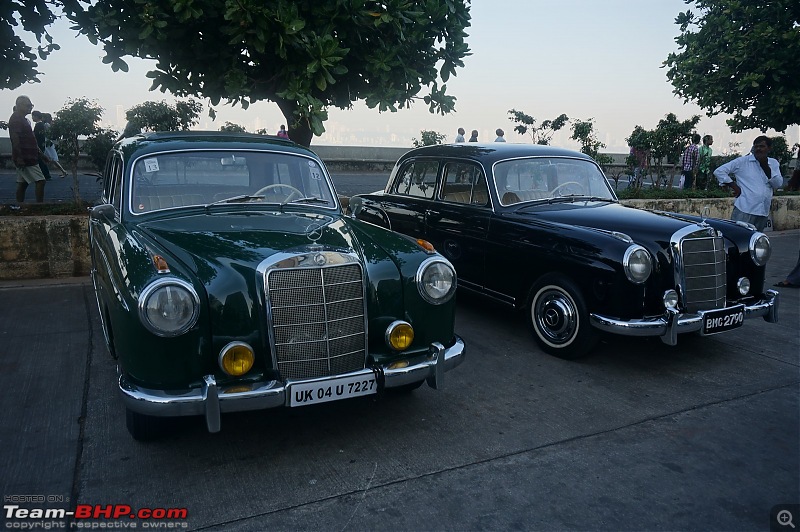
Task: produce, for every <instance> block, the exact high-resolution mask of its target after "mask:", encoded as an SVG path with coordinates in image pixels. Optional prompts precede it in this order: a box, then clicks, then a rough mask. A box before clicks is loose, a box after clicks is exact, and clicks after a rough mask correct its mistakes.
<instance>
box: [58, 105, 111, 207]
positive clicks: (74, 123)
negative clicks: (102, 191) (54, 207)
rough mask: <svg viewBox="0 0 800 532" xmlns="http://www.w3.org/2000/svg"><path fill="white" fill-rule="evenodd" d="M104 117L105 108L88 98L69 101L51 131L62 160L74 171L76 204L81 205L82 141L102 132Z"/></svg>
mask: <svg viewBox="0 0 800 532" xmlns="http://www.w3.org/2000/svg"><path fill="white" fill-rule="evenodd" d="M102 116H103V108H102V107H100V106H98V105H97V103H95V102H91V101H89V100H87V99H86V98H78V99H75V100H68V101H67V103H66V104H64V107H62V108H61V110H60V111H58V112H57V113H56V115H55V117H54V120H53V127H52V128H51V129H50V135H51V138H53V139H54V140H56V142H57V144H58V148H59V151H60V158H61V159H63V160H64V162H65V163H66V165H67V166H69V168H70V170H71V171H72V195H73V199H74V200H75V203H76V204H80V203H81V193H80V183H79V182H78V159H79V157H80V153H81V146H80V139H81V138H82V137H83V138H87V137H88V138H91V137H94V136H95V135H97V134H98V133H101V132H102V129H101V128H100V126H98V123H99V122H100V117H102Z"/></svg>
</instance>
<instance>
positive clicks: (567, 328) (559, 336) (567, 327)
mask: <svg viewBox="0 0 800 532" xmlns="http://www.w3.org/2000/svg"><path fill="white" fill-rule="evenodd" d="M532 318H533V320H534V323H535V324H536V326H537V327H536V328H537V329H538V330H539V332H540V333H541V334H542V335H543V336H544V337H545V339H546V340H547V341H549V342H552V343H554V344H564V343H567V342H569V341H570V340H571V339H572V337H573V336H574V335H575V331H576V330H577V328H578V312H577V309H576V308H575V304H574V303H573V302H572V300H571V299H570V298H569V297H568V296H567V295H566V294H564V293H563V292H561V291H558V290H547V291H546V292H544V293H543V294H541V295H540V297H539V298H538V299H537V300H536V304H535V305H534V307H533V316H532Z"/></svg>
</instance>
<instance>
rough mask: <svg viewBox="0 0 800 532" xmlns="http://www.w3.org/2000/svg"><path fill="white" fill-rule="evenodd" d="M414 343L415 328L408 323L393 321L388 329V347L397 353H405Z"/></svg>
mask: <svg viewBox="0 0 800 532" xmlns="http://www.w3.org/2000/svg"><path fill="white" fill-rule="evenodd" d="M413 341H414V328H413V327H412V326H411V324H410V323H408V322H406V321H401V320H397V321H393V322H392V323H390V324H389V326H388V327H387V328H386V345H388V346H389V347H390V348H391V349H394V350H395V351H405V350H406V349H408V347H409V346H410V345H411V342H413Z"/></svg>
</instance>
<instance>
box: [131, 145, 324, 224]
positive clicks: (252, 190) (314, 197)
mask: <svg viewBox="0 0 800 532" xmlns="http://www.w3.org/2000/svg"><path fill="white" fill-rule="evenodd" d="M130 191H131V193H130V209H131V212H133V213H135V214H143V213H147V212H152V211H157V210H163V209H174V208H181V207H190V206H198V205H200V206H204V205H230V206H235V205H247V206H252V205H253V204H268V205H286V204H293V205H294V204H296V205H314V206H322V207H326V206H327V207H331V208H333V207H335V206H336V202H335V201H334V197H333V188H332V187H331V185H330V183H329V180H328V177H327V175H326V174H325V172H324V170H323V169H322V167H321V166H320V164H319V163H318V162H317V161H315V160H314V159H311V158H308V157H303V156H300V155H294V154H287V153H274V152H256V151H182V152H172V153H159V154H153V155H147V156H144V157H141V158H139V159H138V160H136V161H135V163H134V165H133V172H132V174H131V186H130Z"/></svg>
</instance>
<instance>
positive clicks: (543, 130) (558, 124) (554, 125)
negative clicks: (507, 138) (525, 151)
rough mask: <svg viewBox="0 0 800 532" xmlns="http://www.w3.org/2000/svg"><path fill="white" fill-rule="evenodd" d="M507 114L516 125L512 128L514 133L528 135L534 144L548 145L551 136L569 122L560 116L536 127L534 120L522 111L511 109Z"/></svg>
mask: <svg viewBox="0 0 800 532" xmlns="http://www.w3.org/2000/svg"><path fill="white" fill-rule="evenodd" d="M508 114H510V115H511V117H510V118H509V120H511V121H512V122H515V123H516V124H517V125H516V126H514V131H516V132H517V133H519V134H520V135H525V134H526V133H529V134H530V136H531V140H532V141H533V143H534V144H542V145H547V144H550V139H551V138H552V137H553V134H554V133H555V132H556V131H558V130H559V129H561V128H562V127H564V126H565V125H567V122H569V117H567V115H565V114H561V115H559V116H558V117H556V118H555V119H553V120H545V121H543V122H542V123H541V124H540V125H538V126H537V125H536V119H535V118H534V117H532V116H531V115H528V114H525V113H524V112H522V111H517V110H516V109H511V110H510V111H509V112H508Z"/></svg>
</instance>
